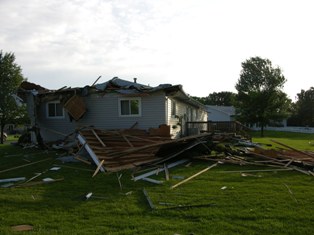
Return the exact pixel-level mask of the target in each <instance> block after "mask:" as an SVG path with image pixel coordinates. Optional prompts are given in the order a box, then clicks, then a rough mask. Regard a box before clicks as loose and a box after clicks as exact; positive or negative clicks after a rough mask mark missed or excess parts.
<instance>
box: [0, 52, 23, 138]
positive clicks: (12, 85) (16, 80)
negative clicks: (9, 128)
mask: <svg viewBox="0 0 314 235" xmlns="http://www.w3.org/2000/svg"><path fill="white" fill-rule="evenodd" d="M23 80H24V78H23V75H22V69H21V67H20V66H19V65H17V64H16V63H15V55H14V53H3V52H2V50H1V51H0V88H1V89H0V130H1V135H0V143H1V144H3V132H4V127H5V125H6V124H9V123H12V122H13V120H15V119H16V118H17V117H20V116H21V111H22V110H23V107H20V106H19V105H17V102H16V96H15V94H16V92H17V89H18V87H19V86H20V84H21V82H22V81H23Z"/></svg>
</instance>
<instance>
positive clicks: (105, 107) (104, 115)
mask: <svg viewBox="0 0 314 235" xmlns="http://www.w3.org/2000/svg"><path fill="white" fill-rule="evenodd" d="M119 98H127V97H126V96H121V95H119V94H118V93H111V94H105V95H99V94H92V95H90V96H88V97H85V100H84V101H85V104H86V107H87V112H86V114H85V115H84V116H83V118H82V119H81V120H79V121H78V125H79V126H89V125H93V126H94V127H95V128H101V129H125V128H130V127H132V126H133V125H134V124H135V123H137V125H136V126H135V128H139V129H148V128H151V127H153V128H157V127H159V125H160V124H165V98H164V95H163V93H153V94H149V95H147V96H146V95H145V96H141V97H140V99H141V116H140V117H121V116H119Z"/></svg>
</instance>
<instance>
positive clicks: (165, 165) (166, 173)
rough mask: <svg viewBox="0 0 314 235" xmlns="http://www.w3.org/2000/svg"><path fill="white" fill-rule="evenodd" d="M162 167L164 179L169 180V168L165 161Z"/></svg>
mask: <svg viewBox="0 0 314 235" xmlns="http://www.w3.org/2000/svg"><path fill="white" fill-rule="evenodd" d="M164 169H165V177H166V180H167V181H168V180H169V170H168V167H167V164H166V163H164Z"/></svg>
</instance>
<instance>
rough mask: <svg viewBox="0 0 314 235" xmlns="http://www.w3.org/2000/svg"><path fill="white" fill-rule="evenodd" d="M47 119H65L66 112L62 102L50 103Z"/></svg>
mask: <svg viewBox="0 0 314 235" xmlns="http://www.w3.org/2000/svg"><path fill="white" fill-rule="evenodd" d="M47 117H48V118H64V112H63V108H62V106H61V104H60V102H57V101H56V102H49V103H48V104H47Z"/></svg>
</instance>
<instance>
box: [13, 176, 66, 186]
mask: <svg viewBox="0 0 314 235" xmlns="http://www.w3.org/2000/svg"><path fill="white" fill-rule="evenodd" d="M62 180H63V178H60V179H53V180H51V181H43V180H42V181H32V182H28V183H25V184H20V185H16V186H15V187H16V188H21V187H29V186H34V185H40V184H50V183H54V182H59V181H62Z"/></svg>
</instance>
